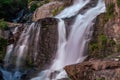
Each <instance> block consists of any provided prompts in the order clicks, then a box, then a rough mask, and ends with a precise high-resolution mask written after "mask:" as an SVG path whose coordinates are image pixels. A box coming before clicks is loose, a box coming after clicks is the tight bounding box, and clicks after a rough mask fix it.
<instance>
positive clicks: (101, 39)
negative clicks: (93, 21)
mask: <svg viewBox="0 0 120 80" xmlns="http://www.w3.org/2000/svg"><path fill="white" fill-rule="evenodd" d="M96 39H97V40H95V41H92V42H91V43H90V44H89V53H90V56H91V57H94V58H104V57H106V56H108V55H109V54H110V52H109V51H111V47H113V46H114V45H115V42H114V41H113V40H111V39H109V38H108V37H107V36H106V35H103V34H100V35H99V36H98V37H97V38H96ZM106 52H107V53H106Z"/></svg>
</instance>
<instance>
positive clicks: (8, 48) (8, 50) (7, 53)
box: [4, 44, 14, 66]
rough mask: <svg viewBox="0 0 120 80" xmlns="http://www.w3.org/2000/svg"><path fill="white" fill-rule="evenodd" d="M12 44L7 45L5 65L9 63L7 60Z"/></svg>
mask: <svg viewBox="0 0 120 80" xmlns="http://www.w3.org/2000/svg"><path fill="white" fill-rule="evenodd" d="M13 46H14V45H13V44H10V45H8V46H7V52H6V56H5V59H4V61H5V66H7V65H9V60H10V55H11V54H12V50H13Z"/></svg>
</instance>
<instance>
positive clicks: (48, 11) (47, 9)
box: [32, 1, 64, 21]
mask: <svg viewBox="0 0 120 80" xmlns="http://www.w3.org/2000/svg"><path fill="white" fill-rule="evenodd" d="M62 7H64V4H63V3H62V2H59V1H55V2H50V3H48V4H44V5H43V6H41V7H39V8H37V9H36V10H35V12H34V13H33V19H32V20H33V21H37V20H38V19H42V18H46V17H53V12H54V10H57V9H59V8H62Z"/></svg>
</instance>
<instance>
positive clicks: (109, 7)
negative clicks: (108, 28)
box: [104, 3, 115, 22]
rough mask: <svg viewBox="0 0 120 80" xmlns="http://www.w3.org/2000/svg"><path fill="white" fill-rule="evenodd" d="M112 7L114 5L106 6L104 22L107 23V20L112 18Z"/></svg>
mask: <svg viewBox="0 0 120 80" xmlns="http://www.w3.org/2000/svg"><path fill="white" fill-rule="evenodd" d="M114 7H115V4H113V3H111V4H110V5H108V6H107V9H106V10H107V12H106V13H105V17H104V20H105V22H107V21H108V20H109V19H111V18H113V16H114Z"/></svg>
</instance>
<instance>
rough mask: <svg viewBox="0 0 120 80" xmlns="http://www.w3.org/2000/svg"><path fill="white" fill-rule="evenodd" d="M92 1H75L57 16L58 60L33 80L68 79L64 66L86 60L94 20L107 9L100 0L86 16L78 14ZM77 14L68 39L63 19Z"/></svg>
mask: <svg viewBox="0 0 120 80" xmlns="http://www.w3.org/2000/svg"><path fill="white" fill-rule="evenodd" d="M90 1H91V0H74V4H73V5H72V6H71V7H68V8H66V9H65V10H63V11H62V12H61V13H60V14H59V15H57V16H56V18H58V19H59V23H58V34H59V41H58V50H57V54H56V58H55V60H54V61H53V64H52V66H51V67H50V69H47V70H45V71H42V72H40V74H39V75H38V77H35V78H33V79H31V80H61V79H64V78H67V74H66V72H65V71H64V70H63V68H64V66H66V65H70V64H75V63H78V62H82V61H83V60H84V59H85V58H86V56H85V55H84V54H85V51H86V48H87V45H88V42H89V40H90V39H91V36H92V32H93V28H92V27H93V25H94V19H95V18H96V17H97V16H98V15H99V14H101V13H104V12H105V9H106V8H105V3H104V1H103V0H98V2H97V3H96V4H97V5H96V6H95V7H92V8H90V9H88V10H87V11H86V12H85V13H84V14H83V13H82V14H81V13H79V14H78V12H79V10H80V9H82V8H83V7H84V6H86V4H88V3H89V2H90ZM76 14H78V15H77V17H76V19H75V22H74V23H73V24H72V25H71V26H69V27H71V28H72V29H71V31H70V35H69V37H68V39H66V32H65V31H66V30H65V24H64V21H63V20H62V19H61V18H69V17H71V16H74V15H76ZM52 74H53V75H52ZM51 75H52V76H51Z"/></svg>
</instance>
